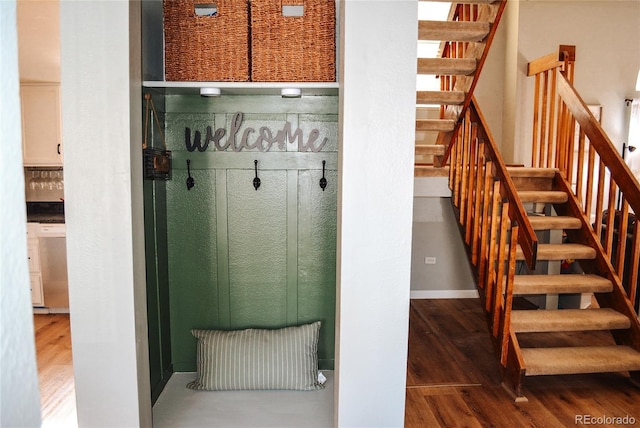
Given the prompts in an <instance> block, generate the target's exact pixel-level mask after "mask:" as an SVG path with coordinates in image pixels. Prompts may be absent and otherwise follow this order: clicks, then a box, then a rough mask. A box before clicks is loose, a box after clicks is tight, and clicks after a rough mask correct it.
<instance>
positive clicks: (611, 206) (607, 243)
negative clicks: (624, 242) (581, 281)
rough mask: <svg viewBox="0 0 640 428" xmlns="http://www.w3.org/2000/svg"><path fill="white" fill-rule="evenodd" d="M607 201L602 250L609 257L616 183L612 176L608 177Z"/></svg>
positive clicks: (611, 251)
mask: <svg viewBox="0 0 640 428" xmlns="http://www.w3.org/2000/svg"><path fill="white" fill-rule="evenodd" d="M608 202H609V203H608V206H607V210H608V211H609V216H608V217H607V230H606V235H605V236H606V238H605V245H604V251H605V253H606V254H607V255H608V256H609V257H611V255H612V254H613V230H614V229H615V218H616V183H615V181H613V178H609V199H608Z"/></svg>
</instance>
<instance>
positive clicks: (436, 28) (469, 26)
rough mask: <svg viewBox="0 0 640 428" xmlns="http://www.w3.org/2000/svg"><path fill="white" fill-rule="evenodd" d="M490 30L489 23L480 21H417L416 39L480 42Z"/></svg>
mask: <svg viewBox="0 0 640 428" xmlns="http://www.w3.org/2000/svg"><path fill="white" fill-rule="evenodd" d="M490 30H491V24H489V23H488V22H482V21H418V40H441V41H445V42H480V41H482V40H484V39H485V37H487V35H488V34H489V31H490Z"/></svg>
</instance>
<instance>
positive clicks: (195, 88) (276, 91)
mask: <svg viewBox="0 0 640 428" xmlns="http://www.w3.org/2000/svg"><path fill="white" fill-rule="evenodd" d="M142 86H144V87H145V88H154V89H158V90H160V91H161V92H163V93H164V94H166V95H200V88H219V89H220V92H221V95H222V96H224V95H280V92H281V90H282V89H285V88H299V89H300V90H301V91H302V96H336V95H338V83H337V82H173V81H172V82H168V81H165V80H145V81H144V82H142Z"/></svg>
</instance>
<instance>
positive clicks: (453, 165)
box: [449, 139, 458, 200]
mask: <svg viewBox="0 0 640 428" xmlns="http://www.w3.org/2000/svg"><path fill="white" fill-rule="evenodd" d="M452 144H456V145H457V144H458V141H457V139H454V141H453V143H452ZM455 147H456V146H454V147H453V150H451V155H450V157H449V189H451V196H452V198H453V199H452V200H455V197H454V196H453V193H454V188H455V183H454V178H455V174H454V171H455V170H456V168H457V166H458V165H457V164H456V150H455Z"/></svg>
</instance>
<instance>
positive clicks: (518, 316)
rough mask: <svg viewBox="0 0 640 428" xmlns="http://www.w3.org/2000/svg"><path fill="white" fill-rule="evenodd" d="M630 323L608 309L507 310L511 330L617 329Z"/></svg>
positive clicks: (624, 327)
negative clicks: (509, 314)
mask: <svg viewBox="0 0 640 428" xmlns="http://www.w3.org/2000/svg"><path fill="white" fill-rule="evenodd" d="M630 326H631V321H630V320H629V318H627V317H626V316H625V315H623V314H621V313H620V312H617V311H615V310H613V309H609V308H602V309H600V308H598V309H556V310H544V309H539V310H518V311H512V312H511V329H512V331H514V332H515V333H533V332H551V331H593V330H621V329H627V328H629V327H630Z"/></svg>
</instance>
